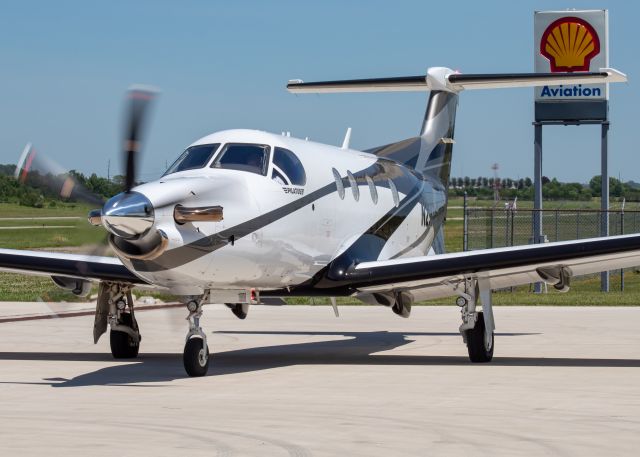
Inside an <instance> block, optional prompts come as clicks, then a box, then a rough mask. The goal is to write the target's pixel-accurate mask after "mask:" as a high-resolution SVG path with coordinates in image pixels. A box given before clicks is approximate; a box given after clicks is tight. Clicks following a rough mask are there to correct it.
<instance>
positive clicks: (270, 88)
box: [0, 0, 640, 182]
mask: <svg viewBox="0 0 640 457" xmlns="http://www.w3.org/2000/svg"><path fill="white" fill-rule="evenodd" d="M566 8H577V9H603V8H606V9H609V25H610V63H611V66H613V67H615V68H618V69H620V70H621V71H623V72H625V73H627V74H628V75H629V80H630V82H629V83H627V84H618V85H612V87H611V111H610V118H611V137H610V173H611V175H612V176H618V175H620V176H621V177H622V179H623V180H629V179H633V180H636V181H640V169H639V168H638V167H637V166H636V165H637V163H638V160H637V158H636V155H637V153H638V144H637V141H636V134H637V131H636V129H637V126H636V125H637V123H638V120H639V119H640V109H639V107H640V85H638V84H639V83H637V81H638V80H639V79H638V78H637V77H636V75H640V62H639V60H640V59H638V46H639V45H640V39H639V38H638V37H639V35H638V30H637V29H638V25H637V18H638V17H640V2H631V1H598V2H593V1H581V2H579V3H577V2H571V1H569V2H558V1H535V2H534V1H518V2H514V1H504V2H503V1H482V2H454V3H451V2H427V1H424V0H423V1H393V2H391V1H375V0H374V1H366V2H365V1H362V2H356V1H354V2H345V1H333V0H328V1H327V0H325V1H323V2H304V1H301V0H298V1H263V2H260V1H234V2H223V1H212V0H211V1H195V0H193V1H183V2H169V1H116V0H113V1H101V2H98V1H93V2H87V1H64V0H60V1H56V2H49V1H39V2H36V1H29V0H22V1H4V2H2V5H1V6H0V65H1V68H2V71H0V125H2V130H1V131H2V134H1V135H0V163H14V162H15V161H16V159H17V157H18V155H19V153H20V151H21V149H22V147H23V146H24V144H25V143H26V142H27V141H32V142H33V143H34V144H35V145H36V147H37V148H38V149H40V150H42V151H44V152H46V153H47V154H49V155H50V156H51V157H52V158H53V159H54V160H55V161H57V162H58V163H60V164H61V165H63V166H65V167H67V168H75V169H78V170H81V171H83V172H92V171H95V172H97V173H98V174H100V175H106V170H107V162H108V160H109V159H111V170H112V174H116V173H118V172H119V170H120V168H121V155H120V151H119V145H120V141H119V135H120V133H119V130H120V127H121V122H122V109H123V103H122V97H123V93H124V91H125V89H126V88H127V87H128V86H129V85H130V84H132V83H146V84H151V85H154V86H157V87H158V88H160V90H161V91H162V94H161V97H160V99H159V102H158V103H157V105H156V110H155V112H154V113H153V116H152V120H151V125H150V127H151V128H150V131H149V137H148V142H147V145H146V147H145V151H144V157H143V160H142V163H141V178H142V179H145V180H148V179H152V178H154V177H156V176H158V175H159V174H160V173H161V172H162V171H163V169H164V167H165V163H166V162H169V163H170V162H171V161H172V160H173V159H174V158H175V157H176V156H177V155H178V154H179V153H180V152H181V151H182V150H183V149H184V147H185V146H187V145H188V144H189V143H191V142H193V141H195V140H196V139H197V138H199V137H201V136H204V135H206V134H208V133H211V132H214V131H217V130H222V129H228V128H256V129H261V130H267V131H273V132H280V131H283V130H289V131H291V132H292V134H293V135H294V136H298V137H305V136H309V137H310V138H311V139H313V140H316V141H321V142H326V143H332V144H340V143H341V141H342V137H343V135H344V132H345V130H346V128H347V127H352V128H353V135H352V146H354V147H357V148H367V147H371V146H376V145H379V144H384V143H388V142H391V141H396V140H399V139H403V138H407V137H410V136H414V135H415V134H416V133H417V132H418V129H419V126H420V123H421V120H422V116H423V113H424V108H425V103H426V94H421V93H396V94H393V93H391V94H335V95H333V94H330V95H322V96H318V95H305V96H294V95H291V94H289V93H288V92H286V91H285V90H284V86H285V84H286V81H287V80H288V79H292V78H302V79H305V80H308V81H312V80H316V79H317V80H325V79H344V78H366V77H382V76H402V75H415V74H421V73H424V72H425V71H426V68H427V67H429V66H448V67H451V68H454V69H458V70H460V71H462V72H467V73H482V72H528V71H532V70H533V54H532V53H533V51H532V49H533V46H534V45H533V11H534V10H547V9H566ZM532 120H533V90H532V89H510V90H502V91H474V92H468V93H464V94H462V96H461V101H460V106H459V108H458V120H457V125H456V145H455V148H454V163H453V174H454V175H456V176H464V175H469V176H479V175H490V174H491V173H492V172H491V169H490V166H491V164H493V163H494V162H497V163H499V164H500V175H501V176H505V177H506V176H509V177H524V176H531V175H532V174H533V127H532V126H531V122H532ZM599 135H600V131H599V127H596V126H582V127H545V130H544V135H543V140H544V154H545V156H544V168H543V171H544V174H545V175H548V176H556V177H558V178H559V179H562V180H572V181H581V182H586V181H588V179H589V178H590V177H591V176H593V175H595V174H597V173H598V172H599V168H600V159H599V151H600V150H599V144H600V143H599Z"/></svg>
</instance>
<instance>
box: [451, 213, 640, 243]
mask: <svg viewBox="0 0 640 457" xmlns="http://www.w3.org/2000/svg"><path fill="white" fill-rule="evenodd" d="M538 212H540V213H542V233H543V234H544V235H545V236H546V238H547V240H548V241H569V240H578V239H582V238H594V237H598V236H601V235H600V233H601V227H602V224H603V222H604V221H603V218H604V217H606V216H607V215H608V217H609V235H622V234H630V233H638V232H640V211H622V210H610V211H601V210H595V209H551V210H545V209H543V210H533V209H509V208H507V209H500V208H465V210H464V239H463V248H464V250H465V251H471V250H475V249H487V248H499V247H506V246H518V245H523V244H531V243H533V223H534V222H533V221H534V216H535V215H536V213H538Z"/></svg>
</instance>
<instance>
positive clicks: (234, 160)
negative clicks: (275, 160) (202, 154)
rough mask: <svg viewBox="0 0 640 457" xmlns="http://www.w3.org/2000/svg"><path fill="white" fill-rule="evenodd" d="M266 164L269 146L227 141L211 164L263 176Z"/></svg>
mask: <svg viewBox="0 0 640 457" xmlns="http://www.w3.org/2000/svg"><path fill="white" fill-rule="evenodd" d="M268 165H269V146H267V145H266V144H247V143H228V144H227V145H225V147H224V149H223V150H222V152H221V153H220V154H219V155H218V158H217V159H216V160H215V162H213V165H211V166H212V167H214V168H226V169H229V170H240V171H249V172H251V173H257V174H259V175H263V176H264V175H266V174H267V167H268Z"/></svg>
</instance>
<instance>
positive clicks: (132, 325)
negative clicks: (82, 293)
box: [93, 282, 142, 359]
mask: <svg viewBox="0 0 640 457" xmlns="http://www.w3.org/2000/svg"><path fill="white" fill-rule="evenodd" d="M107 324H109V327H110V328H111V330H110V332H109V343H110V346H111V354H112V355H113V357H114V358H116V359H132V358H135V357H137V356H138V351H139V349H140V341H141V340H142V336H140V328H139V327H138V322H137V321H136V317H135V313H134V311H133V297H132V295H131V286H130V285H129V284H120V283H109V282H102V283H100V288H99V291H98V302H97V303H96V315H95V322H94V327H93V339H94V342H96V343H97V342H98V339H99V338H100V336H101V335H102V334H103V333H105V332H106V331H107Z"/></svg>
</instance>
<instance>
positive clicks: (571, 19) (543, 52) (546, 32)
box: [540, 16, 600, 73]
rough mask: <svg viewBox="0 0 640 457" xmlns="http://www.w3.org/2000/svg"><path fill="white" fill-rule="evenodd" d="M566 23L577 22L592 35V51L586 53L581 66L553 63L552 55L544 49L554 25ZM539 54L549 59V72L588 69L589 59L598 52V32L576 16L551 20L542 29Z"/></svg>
mask: <svg viewBox="0 0 640 457" xmlns="http://www.w3.org/2000/svg"><path fill="white" fill-rule="evenodd" d="M566 23H577V24H579V25H581V26H583V27H585V28H586V29H587V31H588V32H589V33H591V36H593V37H594V44H595V47H594V49H593V51H591V52H590V53H589V54H587V55H586V56H585V57H584V61H585V64H584V65H582V66H581V67H566V66H557V65H556V64H555V59H554V58H553V56H552V55H550V54H549V53H547V51H546V50H545V49H544V45H545V44H546V42H547V38H548V37H549V35H550V34H551V31H552V30H553V29H554V28H555V27H556V26H558V25H561V24H566ZM540 54H541V55H543V56H544V57H546V58H547V60H549V65H550V66H551V73H558V72H564V71H566V72H570V73H572V72H574V71H589V67H590V66H591V59H593V58H594V57H595V56H597V55H598V54H600V36H599V35H598V32H596V29H595V28H593V26H592V25H591V24H589V23H588V22H587V21H586V20H584V19H582V18H579V17H576V16H564V17H561V18H559V19H556V20H555V21H553V22H552V23H551V24H549V25H548V26H547V28H546V29H545V30H544V33H543V34H542V38H540Z"/></svg>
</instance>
